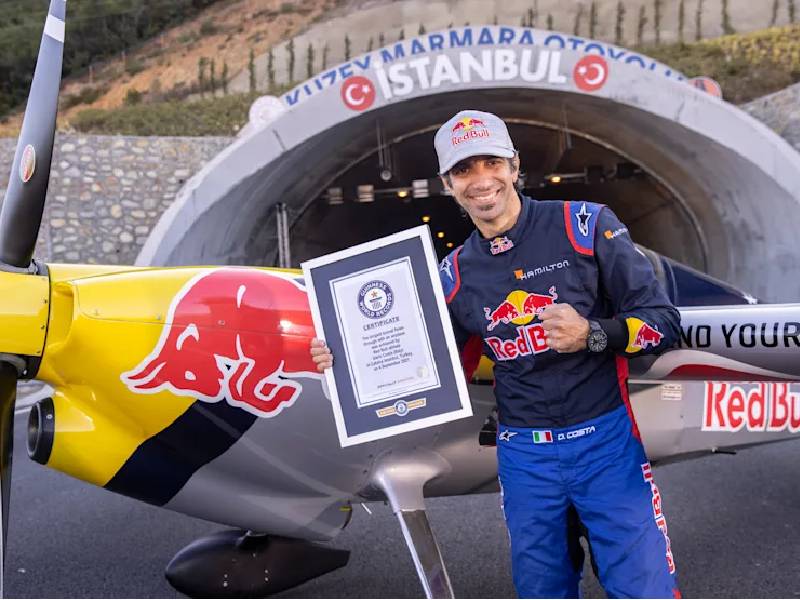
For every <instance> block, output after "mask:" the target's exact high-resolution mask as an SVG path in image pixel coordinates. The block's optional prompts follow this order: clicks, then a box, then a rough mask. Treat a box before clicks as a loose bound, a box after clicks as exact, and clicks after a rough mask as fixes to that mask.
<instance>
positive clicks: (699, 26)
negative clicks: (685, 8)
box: [694, 0, 703, 41]
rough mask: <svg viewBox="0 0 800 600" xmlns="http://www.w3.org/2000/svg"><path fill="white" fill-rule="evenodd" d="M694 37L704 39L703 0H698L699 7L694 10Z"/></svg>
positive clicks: (698, 39) (697, 39)
mask: <svg viewBox="0 0 800 600" xmlns="http://www.w3.org/2000/svg"><path fill="white" fill-rule="evenodd" d="M694 39H695V40H696V41H700V40H702V39H703V0H697V8H696V9H695V11H694Z"/></svg>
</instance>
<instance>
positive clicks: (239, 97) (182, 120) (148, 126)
mask: <svg viewBox="0 0 800 600" xmlns="http://www.w3.org/2000/svg"><path fill="white" fill-rule="evenodd" d="M636 50H638V51H640V52H642V53H644V54H647V55H649V56H652V57H653V58H655V59H657V60H659V61H661V62H664V63H666V64H668V65H670V66H672V67H674V68H676V69H678V70H679V71H682V72H683V73H684V74H686V75H687V76H689V77H694V76H698V75H706V76H709V77H713V78H714V79H716V80H717V81H719V82H720V84H721V86H722V90H723V94H724V96H725V98H726V99H727V100H728V101H730V102H733V103H736V104H740V103H744V102H749V101H750V100H753V99H755V98H758V97H760V96H763V95H766V94H769V93H772V92H776V91H778V90H781V89H783V88H785V87H787V86H788V85H791V84H792V83H796V82H798V81H800V25H791V26H787V27H781V28H772V29H767V30H763V31H758V32H754V33H750V34H743V35H728V36H724V37H720V38H717V39H712V40H703V41H700V42H694V43H691V44H681V43H675V44H668V45H660V46H649V47H648V46H643V47H639V48H636ZM283 89H285V88H281V89H276V90H274V93H276V94H279V93H280V92H281V91H283ZM257 95H258V94H257V93H254V94H230V95H223V96H222V97H214V98H205V99H202V100H198V101H194V102H185V101H178V100H172V101H167V102H156V103H152V104H136V103H135V102H138V101H134V105H132V106H123V107H120V108H117V109H111V110H103V109H88V110H84V111H81V112H80V113H78V115H77V116H76V117H74V118H73V119H72V121H71V125H72V127H73V128H75V129H76V130H78V131H82V132H86V133H102V134H125V135H187V136H195V135H233V134H235V133H236V132H237V131H238V130H239V129H240V128H241V127H242V126H243V125H244V124H245V123H246V122H247V114H248V110H249V108H250V104H251V103H252V101H253V99H254V98H255V97H256V96H257Z"/></svg>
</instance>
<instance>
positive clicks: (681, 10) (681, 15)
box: [678, 0, 686, 44]
mask: <svg viewBox="0 0 800 600" xmlns="http://www.w3.org/2000/svg"><path fill="white" fill-rule="evenodd" d="M684 29H686V0H681V1H680V3H679V4H678V41H679V42H680V43H681V44H683V42H684V35H683V32H684Z"/></svg>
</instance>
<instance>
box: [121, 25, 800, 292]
mask: <svg viewBox="0 0 800 600" xmlns="http://www.w3.org/2000/svg"><path fill="white" fill-rule="evenodd" d="M282 102H283V105H284V107H285V108H286V110H285V111H284V112H282V113H281V114H280V115H279V116H278V117H277V118H275V119H274V120H272V121H271V122H269V123H267V124H265V125H263V126H261V127H255V126H253V125H251V126H250V127H249V128H248V131H246V132H244V133H243V134H242V135H241V136H240V137H239V138H237V139H236V140H235V141H234V142H233V143H232V144H231V145H230V146H229V147H228V148H226V149H225V150H224V151H223V152H222V153H220V154H219V155H218V156H217V157H215V158H214V159H213V160H212V161H211V162H210V163H209V164H208V165H206V167H204V169H203V170H201V171H200V172H199V173H197V174H196V175H195V176H194V177H192V178H191V179H190V180H189V181H188V182H187V184H186V185H185V186H184V188H183V189H182V190H181V192H180V193H179V194H178V196H177V198H176V200H175V202H174V203H173V205H172V206H171V207H170V208H169V209H168V210H167V211H166V212H165V213H164V215H163V216H162V218H161V220H160V221H159V223H158V224H157V226H156V227H155V228H154V230H153V232H152V233H151V235H150V237H149V238H148V240H147V243H146V244H145V246H144V248H143V249H142V252H141V254H140V256H139V258H138V260H137V264H141V265H149V264H153V265H181V264H259V265H269V264H274V263H275V258H276V253H277V239H276V234H275V231H276V227H275V223H274V220H275V207H276V206H277V205H278V204H279V203H284V204H285V205H286V206H287V207H288V209H289V214H290V215H292V222H291V223H290V225H291V226H292V227H293V257H294V258H296V259H297V260H299V259H300V258H306V257H309V256H313V255H315V254H321V253H323V252H325V251H330V250H334V249H337V248H338V247H340V246H339V245H337V244H341V243H342V241H343V240H344V239H346V238H347V235H346V234H347V231H346V230H345V229H343V226H342V225H341V224H338V225H335V226H334V225H331V226H324V225H323V226H320V224H319V223H317V220H318V219H317V217H318V215H319V214H320V213H319V212H315V210H317V209H318V208H319V202H320V201H321V200H320V198H321V197H322V195H323V192H324V190H326V189H328V188H329V187H330V186H331V185H332V184H334V183H335V182H336V181H337V180H338V179H342V178H343V179H347V177H348V173H349V172H351V170H353V169H356V168H358V166H359V165H362V164H364V162H365V161H369V160H371V158H370V157H374V156H375V155H376V152H377V150H378V147H379V144H378V143H377V139H378V137H377V136H376V132H378V131H379V132H380V136H381V137H380V139H382V140H384V141H385V144H386V145H387V146H389V147H391V146H393V145H394V146H396V147H397V148H400V147H402V146H403V144H406V145H407V147H408V148H409V149H408V150H407V151H406V156H407V157H409V158H408V159H407V160H408V161H409V164H411V163H414V161H417V162H418V164H420V165H423V166H422V167H419V168H424V169H425V171H426V172H424V173H421V172H420V173H417V172H414V169H411V168H409V169H408V170H409V175H408V176H409V177H413V178H415V179H416V178H419V177H422V178H431V177H432V176H434V175H435V155H434V152H433V147H432V136H433V131H434V130H435V129H436V128H437V127H438V126H439V124H441V123H442V122H444V121H445V120H447V119H448V118H449V117H451V116H452V115H453V114H454V113H455V112H456V111H457V110H460V109H462V108H466V107H470V108H477V109H482V110H488V111H491V112H494V113H496V114H498V115H500V116H502V117H503V118H504V119H506V120H507V121H508V122H509V123H510V127H511V130H512V137H513V138H514V139H515V142H516V143H517V145H518V146H520V147H521V148H520V149H521V152H522V156H523V167H525V166H526V163H525V157H526V154H525V153H526V152H528V154H527V156H531V157H532V160H531V162H529V163H528V165H527V166H528V168H529V170H530V169H531V168H533V170H536V168H537V165H539V164H541V162H542V160H544V159H545V158H546V155H547V148H551V147H552V144H550V145H547V144H545V145H544V146H543V148H544V149H543V148H541V147H538V146H537V143H536V140H537V139H539V137H543V138H546V137H547V136H551V137H552V136H553V135H555V136H556V138H558V139H561V138H563V137H564V136H569V138H570V139H573V140H576V141H577V142H576V145H581V147H582V148H584V150H583V151H584V152H585V153H586V156H590V155H596V156H598V157H599V158H598V160H603V159H608V160H615V161H618V162H619V161H625V162H628V163H631V164H634V165H636V167H637V168H638V169H640V170H641V171H643V172H644V173H645V174H646V176H647V185H646V186H645V187H643V188H641V189H642V190H646V193H644V192H642V193H639V194H636V193H634V194H630V193H629V194H627V196H626V195H625V194H621V195H620V198H619V199H615V198H612V199H611V200H610V201H609V204H611V206H612V207H613V208H614V209H615V210H616V211H617V212H618V214H619V215H620V216H621V217H622V218H623V220H624V221H635V222H636V224H637V225H636V227H632V229H631V230H632V233H633V235H634V239H635V240H636V241H637V242H640V243H643V244H644V245H646V246H649V247H653V248H654V249H656V250H658V251H660V252H662V253H664V254H667V255H668V256H671V257H673V258H676V259H677V260H683V261H684V262H689V263H690V264H693V266H696V267H699V268H701V269H703V270H705V271H706V272H708V273H709V274H711V275H713V276H715V277H717V278H720V279H723V280H725V281H728V282H730V283H733V284H735V285H738V286H740V287H742V288H743V289H746V290H748V291H749V292H750V293H752V294H753V295H756V296H758V297H761V298H763V299H765V300H769V301H796V299H797V297H798V296H799V295H800V261H798V260H797V259H796V244H795V237H796V232H797V231H800V210H799V209H800V206H798V204H799V202H798V201H799V200H800V155H798V154H797V153H796V152H795V151H794V150H793V149H792V148H791V147H790V146H789V145H788V144H787V143H786V142H785V141H784V140H783V139H781V138H780V137H779V136H778V135H776V134H775V133H774V132H772V131H771V130H769V129H768V128H767V127H766V126H764V125H763V124H761V123H760V122H758V121H756V120H755V119H753V118H752V117H750V116H749V115H747V114H746V113H744V112H743V111H741V110H740V109H738V108H736V107H735V106H733V105H731V104H728V103H727V102H725V101H723V100H720V99H718V98H716V97H713V96H711V95H708V94H706V93H703V92H701V91H699V90H697V89H695V88H694V87H692V86H690V85H687V84H686V82H685V81H684V78H683V76H682V75H681V74H680V73H677V72H675V71H673V70H671V69H669V67H667V66H665V65H662V64H660V63H657V62H655V61H653V60H652V59H649V58H647V57H644V56H642V55H638V54H634V53H632V52H630V51H629V50H625V49H622V48H618V47H615V46H612V45H609V44H605V43H602V42H596V41H592V40H586V39H584V38H578V37H571V36H565V35H562V34H556V33H553V32H549V31H542V30H536V29H528V28H514V27H499V26H486V27H464V28H459V29H451V30H446V31H442V32H436V33H432V34H428V35H424V36H420V37H418V38H414V39H409V40H403V41H401V42H398V43H396V44H392V45H390V46H387V47H386V48H382V49H378V50H376V51H374V52H370V53H367V54H365V55H362V56H360V57H358V58H356V59H353V60H352V61H350V62H348V63H345V64H343V65H338V66H337V67H335V68H332V69H330V70H328V71H326V72H324V73H322V74H320V75H318V76H317V77H315V78H313V79H311V80H309V81H307V82H304V83H302V84H301V85H299V86H297V87H296V88H295V89H294V90H292V91H290V92H289V93H288V94H286V95H284V96H283V98H282ZM537 136H539V137H537ZM426 139H427V149H425V147H426V143H425V140H426ZM603 153H605V154H603ZM543 157H544V158H543ZM401 162H402V161H401ZM424 165H427V166H424ZM402 167H403V165H400V168H401V170H402ZM535 175H536V176H537V177H538V176H540V175H541V173H536V174H535ZM315 203H316V204H315ZM375 204H376V205H377V203H375ZM371 210H373V212H374V211H377V210H379V209H378V208H377V207H373V208H372V209H371ZM369 218H370V219H375V218H376V217H375V216H374V215H373V216H370V217H369ZM304 219H305V220H304ZM354 227H355V226H354Z"/></svg>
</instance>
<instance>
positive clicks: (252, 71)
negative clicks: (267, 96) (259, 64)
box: [222, 48, 256, 94]
mask: <svg viewBox="0 0 800 600" xmlns="http://www.w3.org/2000/svg"><path fill="white" fill-rule="evenodd" d="M227 67H228V63H225V68H227ZM247 72H248V75H249V76H250V93H251V94H252V93H253V92H255V91H256V53H255V52H254V51H253V49H252V48H250V58H249V60H248V61H247ZM222 79H223V80H224V79H225V77H224V76H223V78H222ZM226 85H227V84H226ZM225 93H226V94H227V93H228V92H227V90H226V91H225Z"/></svg>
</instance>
